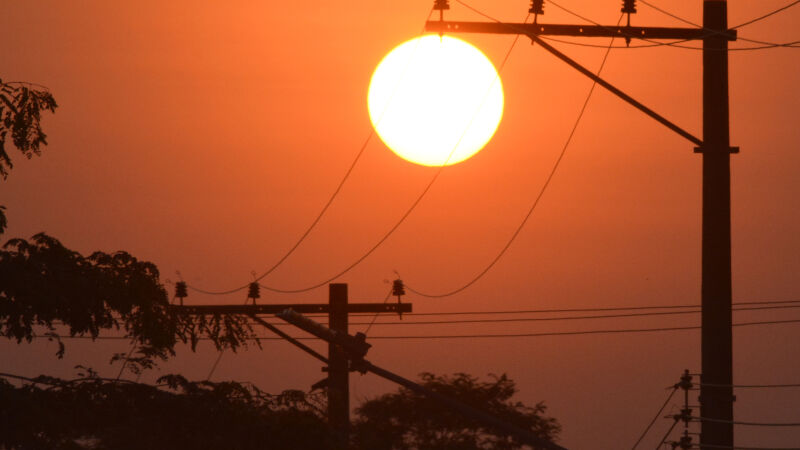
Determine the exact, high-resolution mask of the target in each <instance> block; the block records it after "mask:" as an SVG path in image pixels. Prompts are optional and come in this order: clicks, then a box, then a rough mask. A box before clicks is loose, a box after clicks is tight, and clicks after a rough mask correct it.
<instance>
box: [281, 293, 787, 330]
mask: <svg viewBox="0 0 800 450" xmlns="http://www.w3.org/2000/svg"><path fill="white" fill-rule="evenodd" d="M387 300H388V297H387ZM384 303H385V301H384ZM794 308H800V305H797V306H773V307H762V308H738V309H734V310H733V311H763V310H772V309H794ZM701 312H702V311H700V310H693V311H660V312H647V313H631V314H604V315H595V316H568V317H522V318H514V319H465V320H430V321H404V322H379V323H377V324H376V323H375V319H376V318H377V316H378V314H380V313H376V314H375V316H374V317H373V320H372V322H369V323H366V322H355V323H351V324H350V325H369V327H372V325H373V324H374V325H379V326H384V325H448V324H467V323H472V324H476V323H508V322H542V321H561V320H592V319H616V318H630V317H653V316H666V315H683V314H700V313H701ZM276 323H278V322H276ZM369 327H368V328H367V331H369ZM364 334H366V332H365V333H364Z"/></svg>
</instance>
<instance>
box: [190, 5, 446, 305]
mask: <svg viewBox="0 0 800 450" xmlns="http://www.w3.org/2000/svg"><path fill="white" fill-rule="evenodd" d="M431 14H433V8H431V9H430V11H429V12H428V17H427V18H426V21H427V20H430V18H431ZM424 32H425V28H424V27H423V29H422V31H421V32H420V33H419V34H420V35H422V34H424ZM414 53H415V52H414ZM410 61H411V59H409V63H408V64H410ZM407 67H408V65H406V68H407ZM403 74H405V69H404V71H403ZM401 79H402V76H401ZM398 83H399V82H398ZM395 92H396V86H395V90H394V91H393V92H392V94H391V95H390V96H389V102H391V99H392V98H393V97H394V94H395ZM386 108H388V102H387V106H386V107H384V110H383V112H382V113H381V115H380V117H379V119H378V123H380V120H381V119H382V118H383V115H384V113H385V112H386ZM374 136H375V127H370V131H369V133H368V134H367V138H366V139H365V140H364V143H363V144H361V147H360V148H359V150H358V152H357V153H356V157H355V158H354V159H353V162H352V163H350V167H348V169H347V171H346V172H345V174H344V176H343V177H342V179H341V181H339V184H338V185H337V186H336V189H334V191H333V194H331V196H330V198H329V199H328V201H327V202H326V203H325V205H324V206H323V207H322V210H321V211H320V212H319V214H317V216H316V218H315V219H314V220H313V221H312V222H311V225H309V226H308V228H307V229H306V231H305V232H304V233H303V234H302V235H301V236H300V238H299V239H298V240H297V241H296V242H295V243H294V245H293V246H292V247H291V248H290V249H289V251H287V252H286V253H285V254H284V255H283V257H281V258H280V259H279V260H278V262H276V263H275V264H273V265H272V267H270V268H269V269H267V270H266V271H264V273H262V274H261V275H258V276H256V277H255V282H259V281H261V280H262V279H264V277H266V276H267V275H269V274H271V273H272V272H273V271H275V269H277V268H278V267H279V266H280V265H281V264H283V262H284V261H286V259H287V258H289V256H290V255H291V254H293V253H294V251H295V250H297V248H298V247H299V246H300V244H301V243H303V241H305V239H306V238H307V237H308V235H309V234H311V230H313V229H314V228H315V227H316V226H317V224H319V222H320V220H322V216H324V215H325V213H326V212H327V211H328V208H330V206H331V205H332V204H333V201H334V199H336V197H337V196H338V195H339V193H340V192H341V190H342V187H343V186H344V184H345V182H346V181H347V180H348V179H349V178H350V174H352V173H353V169H355V167H356V164H357V163H358V161H359V160H360V159H361V155H363V154H364V151H365V150H366V149H367V145H368V144H369V143H370V141H371V140H372V138H373V137H374ZM348 270H349V269H348ZM323 284H325V283H323ZM186 286H187V287H188V288H190V289H192V290H193V291H196V292H200V293H203V294H208V295H227V294H233V293H235V292H239V291H241V290H244V289H246V288H247V287H248V286H250V283H247V284H244V285H241V286H238V287H235V288H232V289H227V290H221V291H212V290H207V289H201V288H199V287H196V286H192V285H189V284H187V285H186ZM262 287H263V286H262ZM301 292H302V291H301Z"/></svg>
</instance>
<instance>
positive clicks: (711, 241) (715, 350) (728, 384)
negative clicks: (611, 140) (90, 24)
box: [426, 0, 738, 449]
mask: <svg viewBox="0 0 800 450" xmlns="http://www.w3.org/2000/svg"><path fill="white" fill-rule="evenodd" d="M622 4H623V7H622V12H623V13H626V14H627V15H628V24H627V25H626V26H617V25H609V26H603V25H560V24H543V23H541V22H539V17H538V16H539V15H542V14H544V8H543V6H544V0H533V1H532V2H531V9H530V13H531V14H535V15H536V18H535V20H534V23H496V22H448V21H445V20H443V19H441V15H440V20H432V21H428V22H427V24H426V30H427V31H430V32H436V33H445V32H447V33H454V32H459V33H492V34H517V35H518V34H524V35H526V36H527V37H529V38H530V39H531V40H532V41H533V42H535V43H536V44H537V45H539V46H540V47H541V48H543V49H545V50H546V51H548V52H550V53H551V54H553V55H554V56H556V57H557V58H559V59H561V60H562V61H564V62H566V63H567V64H569V65H570V66H572V67H573V68H575V69H576V70H578V71H579V72H581V73H583V74H584V75H586V76H588V77H589V78H591V79H592V80H594V81H595V82H596V83H598V84H599V85H600V86H602V87H604V88H606V89H608V90H609V91H610V92H611V93H613V94H615V95H617V96H618V97H619V98H621V99H622V100H624V101H626V102H628V103H629V104H631V105H632V106H634V107H636V108H637V109H639V110H640V111H642V112H644V113H645V114H647V115H649V116H650V117H652V118H654V119H655V120H657V121H658V122H659V123H661V124H663V125H665V126H666V127H667V128H669V129H670V130H672V131H674V132H676V133H678V134H679V135H680V136H682V137H684V138H686V139H687V140H689V141H690V142H692V143H693V144H695V145H696V148H695V152H697V153H702V163H703V188H702V189H703V192H702V198H703V206H702V222H703V223H702V266H701V267H702V285H701V297H702V331H701V341H702V342H701V358H702V382H701V385H700V415H701V420H702V419H710V420H703V421H702V422H701V427H702V428H701V430H702V431H701V434H700V446H701V448H703V449H711V448H731V447H732V446H733V424H732V423H730V422H732V420H733V401H734V397H733V388H732V384H733V339H732V335H733V333H732V328H731V296H732V295H731V291H732V288H731V286H732V282H731V192H730V155H731V153H738V148H736V147H731V146H730V130H729V107H728V41H734V40H736V30H729V29H728V19H727V16H728V10H727V9H728V5H727V1H726V0H703V28H702V29H701V28H663V27H633V26H631V25H630V15H631V14H632V13H635V12H636V1H635V0H623V2H622ZM434 9H438V10H440V11H442V10H445V9H449V6H448V5H447V2H446V1H443V0H435V2H434ZM545 35H551V36H582V37H618V38H619V37H621V38H625V40H626V42H630V40H632V39H642V38H643V39H648V40H655V39H681V40H687V41H688V40H695V41H697V40H702V41H703V75H702V79H703V139H702V140H700V139H698V138H697V137H695V136H692V135H691V133H689V132H687V131H685V130H683V129H682V128H680V127H679V126H677V125H676V124H674V123H672V122H670V121H669V120H667V119H666V118H664V117H663V116H660V115H659V114H657V113H656V112H655V111H653V110H651V109H650V108H647V107H646V106H644V105H642V104H641V103H639V102H638V101H636V100H634V99H633V98H632V97H630V96H629V95H627V94H625V93H624V92H622V91H621V90H620V89H618V88H616V87H614V86H613V85H611V84H610V83H608V82H607V81H605V80H603V79H602V78H600V77H599V76H597V75H595V74H594V73H592V72H591V71H589V70H588V69H586V68H585V67H583V66H581V65H580V64H578V63H577V62H576V61H574V60H572V59H571V58H569V57H568V56H567V55H565V54H564V53H562V52H560V51H559V50H557V49H555V48H554V47H553V46H551V45H549V44H548V43H547V42H546V41H544V40H543V39H541V38H540V36H545Z"/></svg>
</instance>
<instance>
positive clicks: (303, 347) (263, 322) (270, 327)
mask: <svg viewBox="0 0 800 450" xmlns="http://www.w3.org/2000/svg"><path fill="white" fill-rule="evenodd" d="M250 317H251V318H252V319H253V320H255V321H256V322H258V323H259V324H261V325H262V326H264V327H265V328H266V329H268V330H270V331H272V332H273V333H275V334H277V335H278V336H280V337H282V338H283V339H286V340H287V341H289V342H290V343H291V344H293V345H294V346H296V347H298V348H299V349H300V350H303V351H304V352H306V353H308V354H309V355H311V356H313V357H314V358H317V359H318V360H320V361H322V362H324V363H325V364H329V363H330V361H328V358H326V357H324V356H322V355H320V354H319V353H317V351H315V350H314V349H313V348H311V347H309V346H307V345H305V344H303V343H302V342H300V341H298V340H297V339H295V338H293V337H291V336H289V335H288V334H286V333H284V332H283V331H281V330H280V329H278V327H276V326H275V325H273V324H271V323H269V322H267V321H266V320H264V319H262V318H260V317H258V316H256V315H255V314H252V315H251V316H250Z"/></svg>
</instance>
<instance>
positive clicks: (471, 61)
mask: <svg viewBox="0 0 800 450" xmlns="http://www.w3.org/2000/svg"><path fill="white" fill-rule="evenodd" d="M367 104H368V107H369V117H370V120H371V121H372V125H373V127H375V130H376V131H377V133H378V136H380V138H381V140H383V142H384V143H385V144H386V145H387V146H388V147H389V148H390V149H392V151H394V152H395V153H396V154H397V155H398V156H400V157H401V158H403V159H406V160H408V161H411V162H413V163H417V164H423V165H426V166H441V165H443V164H444V165H450V164H456V163H458V162H461V161H464V160H465V159H467V158H469V157H470V156H472V155H474V154H475V153H477V152H478V151H479V150H480V149H481V148H483V146H484V145H486V143H487V142H489V139H491V138H492V135H494V132H495V130H497V126H498V125H499V124H500V118H501V117H502V115H503V86H502V84H501V82H500V77H499V76H498V74H497V71H496V70H495V68H494V66H493V65H492V63H491V61H489V59H488V58H487V57H486V56H485V55H484V54H483V53H481V51H480V50H478V49H477V48H475V47H474V46H472V45H471V44H469V43H467V42H464V41H462V40H460V39H456V38H453V37H449V36H443V37H439V36H438V35H427V36H422V37H419V38H415V39H411V40H410V41H406V42H404V43H402V44H400V45H398V46H397V47H395V48H394V49H393V50H392V51H391V52H389V54H388V55H386V56H385V57H384V58H383V60H382V61H381V62H380V64H378V67H377V68H376V69H375V73H373V74H372V80H371V81H370V84H369V95H368V99H367Z"/></svg>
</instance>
